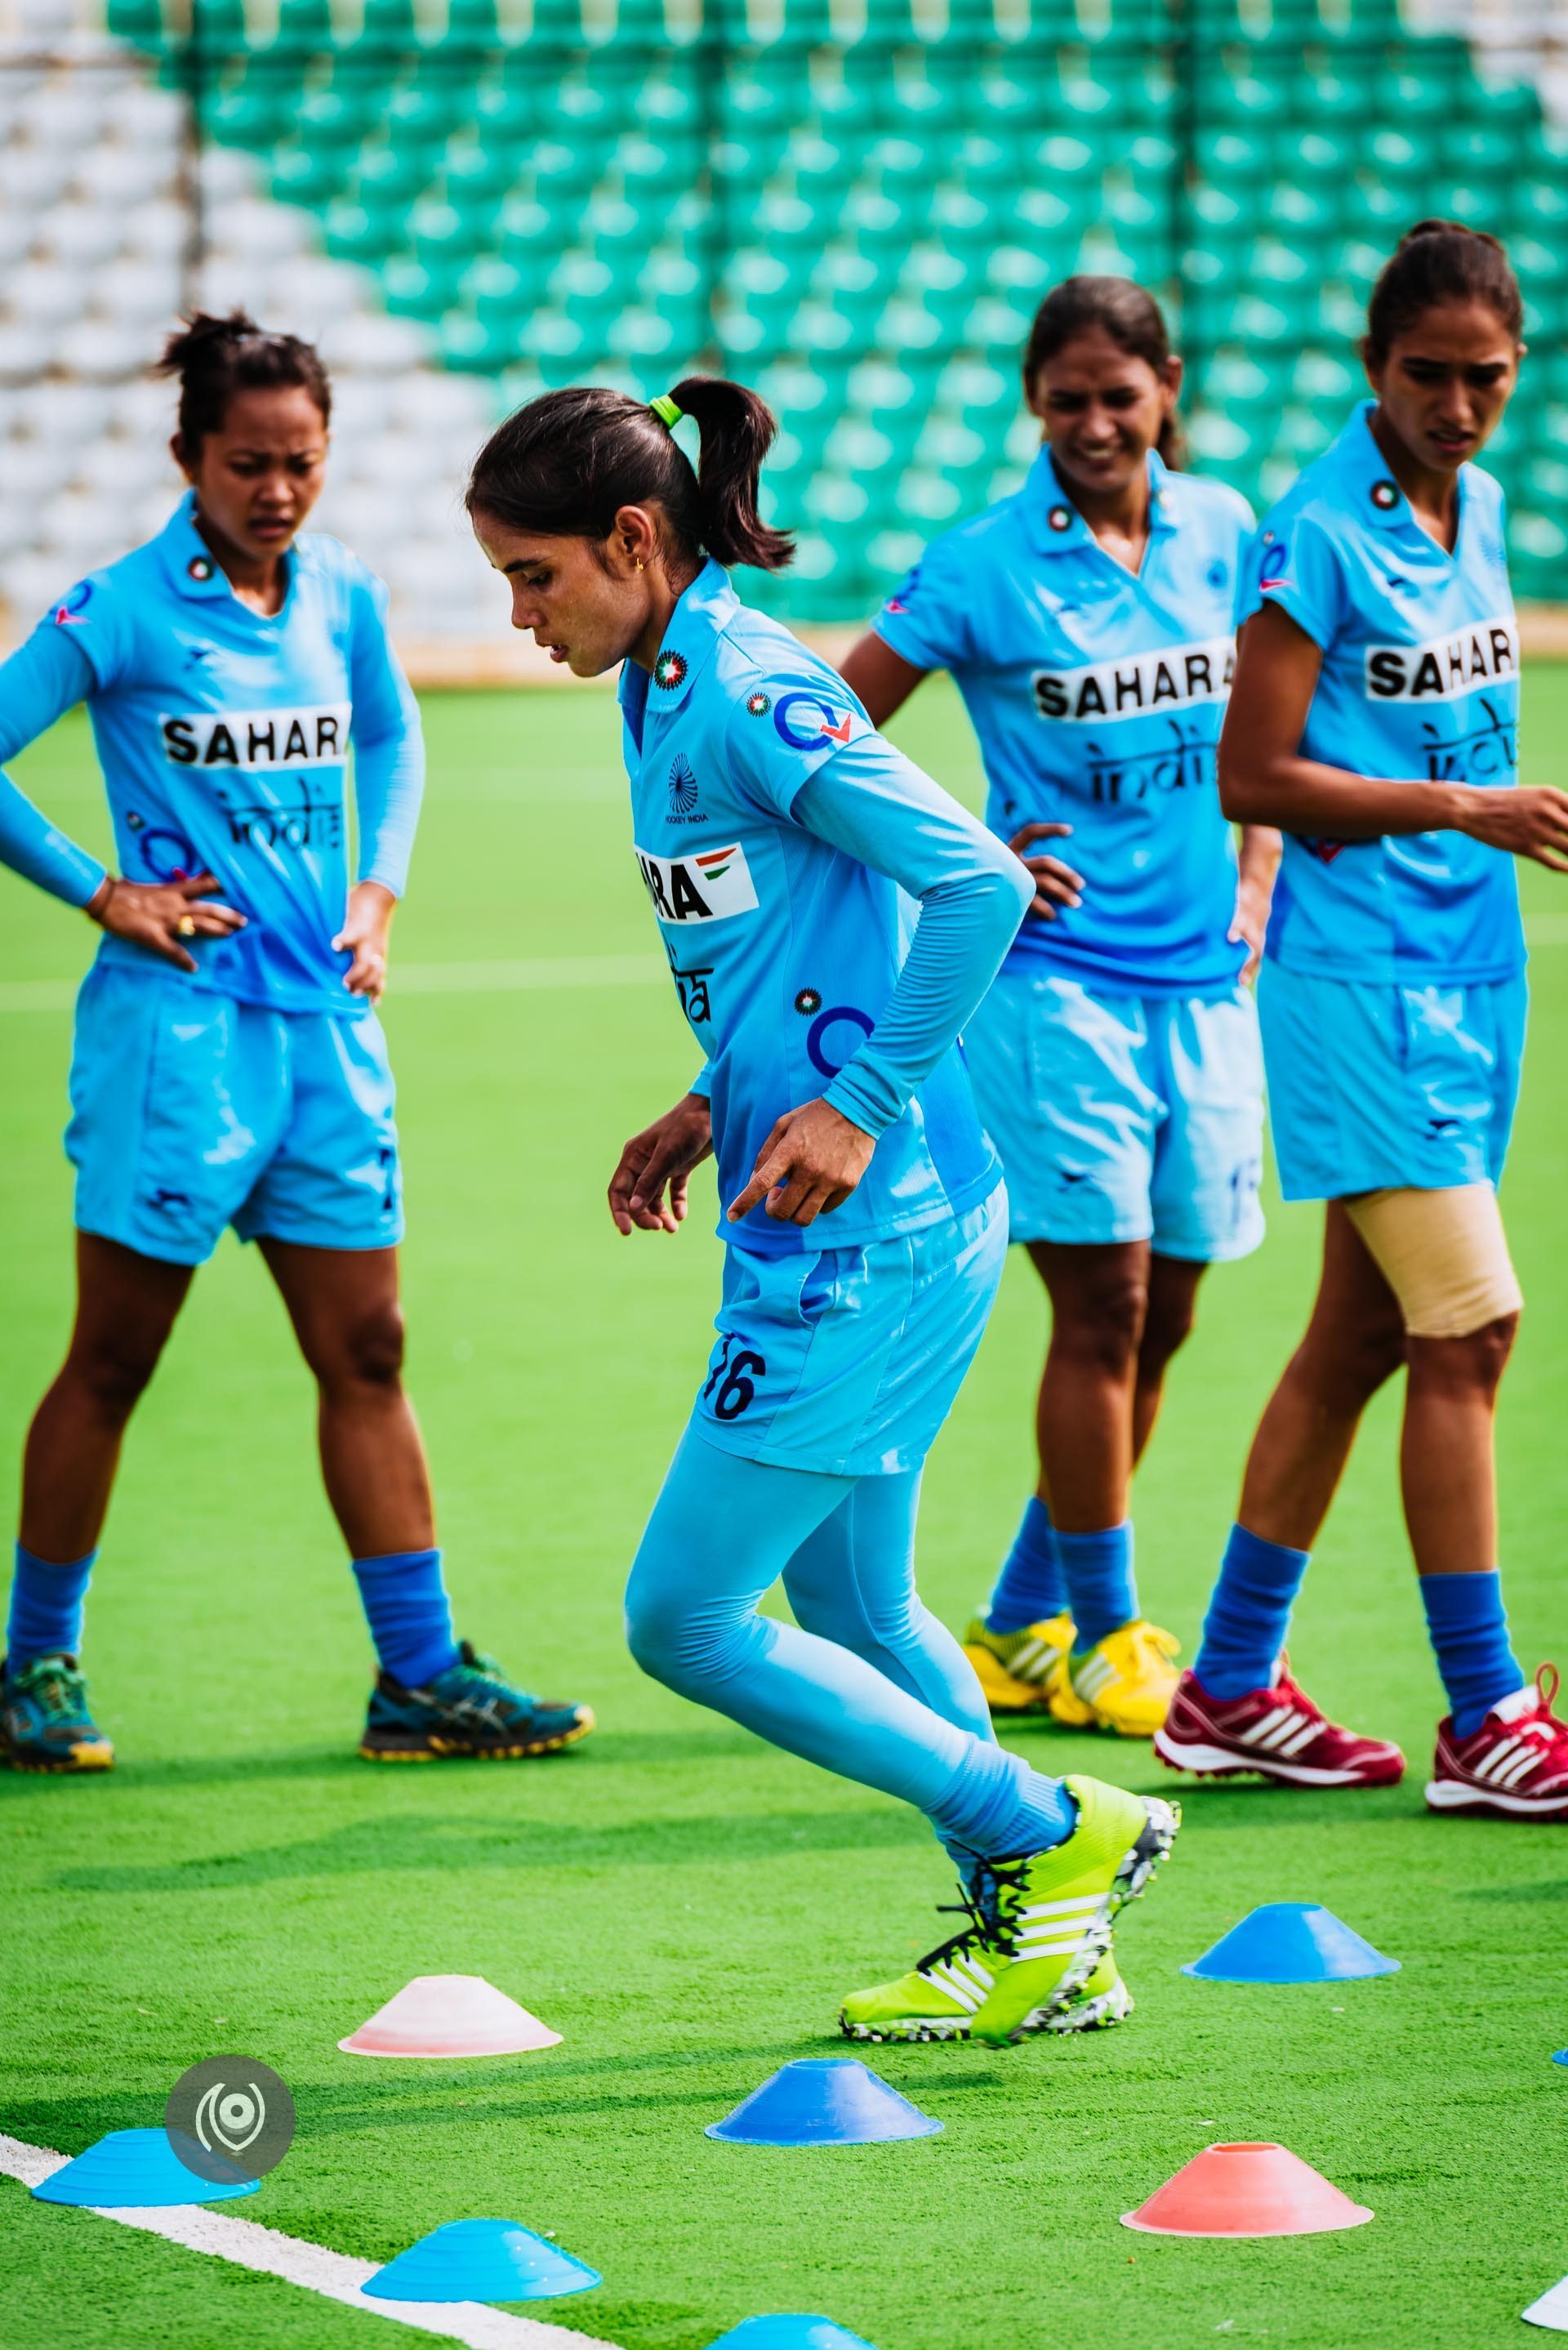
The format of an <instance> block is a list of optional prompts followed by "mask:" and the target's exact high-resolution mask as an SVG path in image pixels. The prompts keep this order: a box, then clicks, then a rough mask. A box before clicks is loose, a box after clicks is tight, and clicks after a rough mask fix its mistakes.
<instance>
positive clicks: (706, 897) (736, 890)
mask: <svg viewBox="0 0 1568 2350" xmlns="http://www.w3.org/2000/svg"><path fill="white" fill-rule="evenodd" d="M636 853H637V862H638V867H639V870H640V872H641V874H642V880H643V887H644V888H645V889H646V890H647V891H648V894H649V898H650V899H652V900H653V910H654V912H655V913H656V914H657V915H658V916H659V920H660V921H661V922H722V921H726V920H728V919H729V917H730V916H731V915H732V914H754V913H755V912H756V910H757V893H756V890H755V889H754V888H753V883H752V873H751V868H750V867H749V866H748V864H747V863H746V852H745V850H744V848H742V846H741V844H740V842H739V841H738V840H737V841H732V843H731V845H730V847H728V848H707V849H704V850H703V852H702V854H701V857H660V856H659V854H658V853H657V851H656V850H654V849H651V848H639V849H638V850H637V852H636Z"/></svg>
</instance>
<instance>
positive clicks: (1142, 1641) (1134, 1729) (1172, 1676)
mask: <svg viewBox="0 0 1568 2350" xmlns="http://www.w3.org/2000/svg"><path fill="white" fill-rule="evenodd" d="M1180 1648H1181V1643H1180V1641H1179V1640H1178V1639H1176V1638H1174V1637H1173V1635H1172V1634H1170V1633H1169V1632H1162V1631H1161V1630H1160V1628H1159V1627H1158V1624H1148V1623H1146V1622H1145V1621H1144V1619H1143V1617H1141V1616H1140V1617H1137V1619H1136V1621H1135V1622H1133V1623H1131V1624H1123V1625H1121V1626H1120V1627H1118V1629H1117V1630H1116V1631H1115V1632H1107V1633H1106V1637H1105V1638H1104V1639H1103V1640H1096V1643H1095V1645H1094V1647H1093V1648H1085V1649H1084V1651H1083V1652H1082V1654H1081V1655H1080V1654H1077V1653H1074V1654H1072V1655H1070V1656H1069V1657H1068V1658H1067V1659H1066V1662H1065V1665H1064V1669H1063V1670H1062V1671H1061V1672H1059V1673H1058V1674H1057V1676H1056V1678H1055V1679H1054V1681H1053V1683H1052V1685H1051V1691H1050V1701H1051V1711H1052V1712H1053V1713H1054V1715H1055V1717H1056V1719H1057V1721H1064V1722H1065V1723H1066V1724H1067V1726H1068V1728H1069V1729H1072V1730H1114V1731H1116V1735H1117V1737H1118V1738H1152V1737H1153V1736H1154V1733H1155V1731H1157V1730H1159V1729H1161V1728H1163V1726H1164V1723H1165V1717H1166V1715H1167V1714H1168V1712H1169V1711H1170V1700H1171V1699H1172V1698H1173V1697H1174V1696H1175V1694H1176V1683H1177V1679H1178V1674H1177V1670H1176V1668H1175V1666H1174V1665H1173V1664H1172V1662H1171V1659H1172V1658H1173V1657H1175V1656H1177V1655H1179V1653H1180Z"/></svg>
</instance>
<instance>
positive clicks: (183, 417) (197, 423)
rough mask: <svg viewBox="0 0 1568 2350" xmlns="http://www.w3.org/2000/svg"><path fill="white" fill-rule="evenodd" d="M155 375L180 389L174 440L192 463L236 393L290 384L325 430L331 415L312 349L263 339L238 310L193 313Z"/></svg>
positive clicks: (289, 339) (323, 373) (327, 383)
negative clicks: (311, 407)
mask: <svg viewBox="0 0 1568 2350" xmlns="http://www.w3.org/2000/svg"><path fill="white" fill-rule="evenodd" d="M153 373H154V374H155V375H171V376H175V377H177V378H178V379H179V384H180V438H181V440H182V442H183V443H184V446H185V452H186V454H187V456H191V457H193V456H194V455H195V453H196V452H197V450H198V449H200V447H201V445H202V442H203V441H204V440H205V439H206V437H207V435H208V433H209V432H221V431H222V430H223V418H224V417H225V415H226V414H227V413H228V406H229V402H230V400H232V399H233V397H234V393H235V392H236V391H254V390H265V389H270V388H271V387H273V386H275V385H280V384H292V385H296V386H297V387H298V388H299V390H302V391H306V392H308V393H309V395H310V398H311V399H312V400H313V401H314V402H315V404H316V406H317V408H318V409H319V410H320V411H321V421H322V423H323V424H324V425H325V424H327V422H329V421H330V420H331V415H332V383H331V379H330V378H329V377H328V375H327V369H326V368H325V367H324V366H323V365H322V362H321V355H320V353H319V352H318V351H317V348H316V346H315V344H314V343H306V342H302V341H301V340H300V338H299V337H298V336H297V335H269V334H267V333H266V332H265V329H264V328H261V327H258V326H257V325H256V322H255V320H254V318H252V317H247V315H246V314H245V312H244V310H231V311H230V312H229V315H228V317H226V318H217V317H213V316H212V314H211V313H210V312H208V311H206V310H198V311H196V312H195V314H194V316H193V317H189V318H187V319H186V321H185V325H184V329H183V331H182V333H180V334H178V335H171V336H170V338H169V339H168V341H167V342H166V343H165V344H164V346H163V353H162V357H161V359H159V360H158V361H157V362H156V364H155V366H154V369H153Z"/></svg>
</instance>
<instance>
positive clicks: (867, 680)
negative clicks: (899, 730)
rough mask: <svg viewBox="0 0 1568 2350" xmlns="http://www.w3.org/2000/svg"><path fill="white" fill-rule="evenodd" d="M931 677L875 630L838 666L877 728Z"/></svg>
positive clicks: (865, 636)
mask: <svg viewBox="0 0 1568 2350" xmlns="http://www.w3.org/2000/svg"><path fill="white" fill-rule="evenodd" d="M929 673H930V672H929V671H927V670H923V669H917V668H916V667H915V664H914V662H913V661H907V660H905V659H904V657H903V655H902V654H901V653H896V652H895V651H894V650H893V649H892V647H891V645H885V644H884V643H883V642H882V639H881V638H880V637H879V636H877V632H876V630H875V629H867V631H866V634H865V635H864V636H863V637H862V638H861V639H860V641H859V643H858V644H857V645H855V646H853V647H852V648H851V650H850V651H849V652H848V654H847V655H846V658H845V659H844V660H842V661H840V663H839V665H838V674H839V676H840V677H841V678H842V679H843V680H844V682H845V684H846V686H847V687H848V688H849V691H851V693H856V694H858V695H859V697H860V699H861V701H862V702H864V703H865V705H866V714H867V717H868V718H869V719H870V721H871V723H872V725H873V726H885V725H886V724H887V723H888V719H889V718H891V717H892V715H893V712H895V711H896V710H902V708H903V706H904V704H905V702H908V700H909V696H910V694H911V693H913V691H914V690H915V688H916V687H917V686H918V685H919V683H920V681H921V680H922V679H923V678H925V677H927V676H929Z"/></svg>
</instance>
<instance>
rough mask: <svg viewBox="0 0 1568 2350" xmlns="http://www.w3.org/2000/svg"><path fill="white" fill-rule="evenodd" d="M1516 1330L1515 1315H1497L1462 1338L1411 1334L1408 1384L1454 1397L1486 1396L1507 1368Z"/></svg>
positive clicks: (1517, 1327)
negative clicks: (1441, 1391) (1437, 1390)
mask: <svg viewBox="0 0 1568 2350" xmlns="http://www.w3.org/2000/svg"><path fill="white" fill-rule="evenodd" d="M1518 1330H1519V1315H1517V1314H1500V1315H1498V1316H1497V1318H1496V1319H1495V1320H1494V1321H1491V1322H1488V1323H1486V1324H1484V1325H1483V1326H1482V1327H1481V1328H1480V1329H1479V1330H1469V1331H1467V1332H1466V1333H1465V1334H1464V1336H1462V1337H1456V1338H1424V1337H1417V1336H1416V1335H1415V1334H1414V1333H1412V1334H1411V1338H1410V1378H1411V1381H1412V1383H1413V1384H1414V1385H1417V1386H1419V1387H1422V1388H1426V1389H1428V1391H1431V1390H1432V1389H1435V1388H1441V1389H1443V1390H1444V1391H1445V1392H1447V1393H1449V1394H1450V1395H1454V1396H1462V1395H1475V1394H1481V1395H1490V1394H1491V1393H1492V1392H1493V1391H1494V1390H1495V1388H1497V1386H1498V1384H1499V1382H1500V1381H1501V1378H1502V1375H1503V1372H1504V1371H1505V1370H1506V1369H1507V1367H1508V1358H1509V1357H1510V1355H1511V1353H1512V1352H1513V1341H1514V1338H1515V1336H1516V1335H1517V1333H1518Z"/></svg>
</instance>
